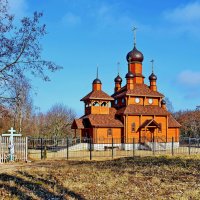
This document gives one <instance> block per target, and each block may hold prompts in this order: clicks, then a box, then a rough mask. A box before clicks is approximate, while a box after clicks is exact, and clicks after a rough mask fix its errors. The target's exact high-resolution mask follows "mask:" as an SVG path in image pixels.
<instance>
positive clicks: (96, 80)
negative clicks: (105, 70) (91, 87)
mask: <svg viewBox="0 0 200 200" xmlns="http://www.w3.org/2000/svg"><path fill="white" fill-rule="evenodd" d="M93 84H101V81H100V79H98V78H96V79H94V81H93Z"/></svg>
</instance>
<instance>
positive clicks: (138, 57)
mask: <svg viewBox="0 0 200 200" xmlns="http://www.w3.org/2000/svg"><path fill="white" fill-rule="evenodd" d="M126 60H127V61H128V62H142V61H143V60H144V56H143V54H142V53H141V52H140V51H138V50H137V49H136V47H135V46H134V48H133V50H132V51H130V52H129V53H128V54H127V56H126Z"/></svg>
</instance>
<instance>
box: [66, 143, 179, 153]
mask: <svg viewBox="0 0 200 200" xmlns="http://www.w3.org/2000/svg"><path fill="white" fill-rule="evenodd" d="M111 147H112V144H110V143H109V144H92V150H97V151H104V150H106V149H110V148H111ZM113 147H115V148H118V149H119V150H125V151H129V150H133V148H134V149H135V150H150V151H152V150H153V149H154V150H155V151H158V150H161V151H162V150H169V149H172V143H171V142H168V143H160V142H155V143H153V142H147V143H146V144H134V145H133V144H126V143H119V144H113ZM173 147H174V149H177V148H179V142H174V145H173ZM89 149H90V144H89V143H79V144H76V145H74V146H71V147H69V150H71V151H77V150H89Z"/></svg>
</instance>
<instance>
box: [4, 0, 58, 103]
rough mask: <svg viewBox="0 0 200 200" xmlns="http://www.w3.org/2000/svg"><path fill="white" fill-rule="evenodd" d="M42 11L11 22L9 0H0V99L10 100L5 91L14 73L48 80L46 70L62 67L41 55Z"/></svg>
mask: <svg viewBox="0 0 200 200" xmlns="http://www.w3.org/2000/svg"><path fill="white" fill-rule="evenodd" d="M42 15H43V14H42V13H39V12H35V13H34V14H33V17H24V18H23V19H21V22H20V25H17V26H16V25H15V24H14V19H15V17H14V15H13V14H10V13H9V11H8V1H7V0H0V100H1V104H2V103H4V102H5V101H7V100H9V99H11V97H10V96H9V93H8V91H9V90H10V87H11V86H12V84H10V83H11V82H13V80H14V79H15V77H16V75H17V76H18V77H19V76H24V77H25V75H27V74H32V75H34V76H38V77H40V78H42V79H43V80H45V81H47V80H49V77H48V76H47V75H45V71H46V69H47V70H49V71H51V72H54V71H56V70H58V69H60V68H61V67H59V66H58V65H56V64H55V63H54V62H51V61H47V60H44V59H43V58H42V57H41V52H42V46H41V43H40V40H41V38H42V37H44V36H45V34H46V26H45V24H41V23H40V18H41V17H42Z"/></svg>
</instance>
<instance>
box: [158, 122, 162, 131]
mask: <svg viewBox="0 0 200 200" xmlns="http://www.w3.org/2000/svg"><path fill="white" fill-rule="evenodd" d="M158 132H159V133H161V132H162V124H161V123H159V127H158Z"/></svg>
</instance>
